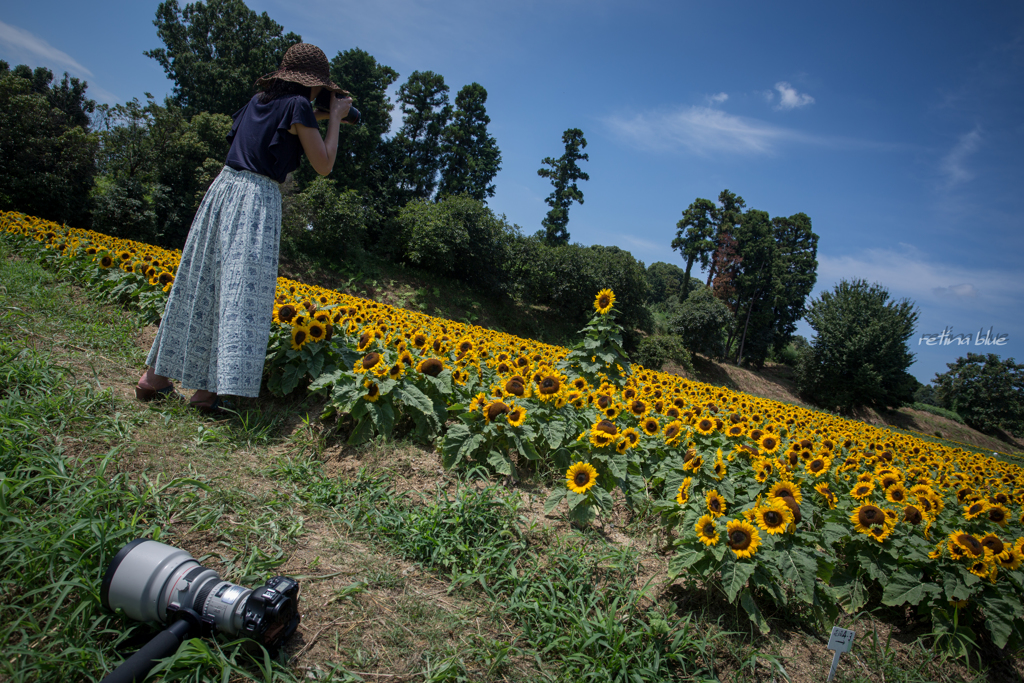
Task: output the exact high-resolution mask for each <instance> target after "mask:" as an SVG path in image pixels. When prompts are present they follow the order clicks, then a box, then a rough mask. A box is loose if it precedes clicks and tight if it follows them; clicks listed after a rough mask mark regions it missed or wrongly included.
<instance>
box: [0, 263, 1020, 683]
mask: <svg viewBox="0 0 1024 683" xmlns="http://www.w3.org/2000/svg"><path fill="white" fill-rule="evenodd" d="M0 283H2V285H0V515H2V519H3V522H2V523H3V533H2V535H0V558H2V559H0V593H2V595H3V599H2V600H0V638H2V642H3V643H4V657H3V659H2V660H0V679H2V680H11V681H67V680H100V679H101V678H102V677H103V676H104V675H105V674H106V673H108V672H109V671H110V670H112V669H113V668H114V667H115V666H116V665H117V664H118V663H119V662H120V661H121V660H122V659H123V658H124V657H126V656H128V655H130V654H131V652H132V651H134V649H135V648H137V647H139V646H140V644H141V643H142V642H144V641H145V639H146V638H147V637H148V636H149V635H150V634H151V633H152V632H153V628H152V626H151V625H141V624H133V623H130V622H129V621H128V620H127V619H125V618H124V617H123V616H119V615H109V614H106V613H104V611H103V610H102V609H101V607H100V605H99V586H100V582H101V580H102V576H103V573H104V571H105V569H106V565H107V564H108V562H109V561H110V559H111V557H112V556H113V554H114V553H116V551H117V550H118V549H119V548H120V547H121V546H122V545H124V544H125V543H126V542H128V541H130V540H132V539H134V538H137V537H151V538H158V539H159V540H161V541H164V542H167V543H171V544H173V545H176V546H179V547H182V548H184V549H186V550H188V551H189V552H191V553H192V554H193V555H194V556H195V557H197V558H200V559H201V560H202V561H203V562H204V564H206V565H207V566H210V567H212V568H215V569H217V570H218V571H219V572H221V574H222V576H224V577H225V578H227V579H229V580H232V581H235V582H237V583H243V584H248V585H256V584H258V583H261V582H262V581H263V580H264V579H265V578H267V577H268V576H272V575H275V574H287V575H290V576H295V577H298V578H299V580H300V582H301V584H302V589H301V590H302V592H301V600H302V603H301V604H302V608H301V612H302V624H301V625H300V628H299V631H298V632H297V634H296V635H295V637H293V638H292V640H291V641H290V642H289V643H288V645H287V647H286V648H284V650H283V651H282V652H281V654H280V655H279V656H278V657H277V658H276V659H273V660H271V659H269V658H265V657H263V656H262V654H260V655H259V656H253V655H252V654H249V653H248V652H247V650H246V648H244V647H242V646H241V644H239V643H237V642H232V641H231V640H229V639H225V638H219V639H206V640H193V641H188V642H187V643H186V644H185V645H183V646H182V647H181V648H180V649H179V651H178V653H177V654H176V655H175V656H174V657H172V658H170V659H168V660H166V661H165V662H164V663H163V664H162V665H161V666H160V670H159V672H158V673H159V675H161V676H162V677H163V680H168V681H172V680H175V681H176V680H190V681H199V680H211V681H213V680H249V679H251V680H281V681H289V680H295V681H303V680H333V681H357V680H365V681H547V680H554V681H582V680H587V681H604V680H608V681H614V680H621V681H627V680H629V681H662V680H715V679H718V680H729V681H783V680H792V681H801V682H802V681H820V680H823V679H824V677H825V676H826V674H827V672H828V666H829V663H830V661H831V653H830V652H828V651H827V649H826V647H825V641H826V639H827V633H814V632H809V631H807V630H806V626H805V624H806V623H807V622H806V621H805V620H803V619H801V615H800V614H798V613H793V614H790V613H783V612H779V613H776V614H773V615H769V619H770V622H771V624H772V632H771V634H770V635H769V636H761V635H760V634H757V633H756V632H753V631H752V630H751V624H750V622H749V620H747V618H746V617H745V616H744V615H742V614H737V613H736V612H735V610H734V609H733V608H732V607H730V606H728V604H727V603H726V602H725V600H724V598H723V597H722V596H721V595H716V594H713V593H711V592H709V591H708V590H705V588H704V587H703V586H702V585H700V584H699V583H697V582H695V581H692V580H689V581H688V580H679V581H676V582H670V581H669V580H668V579H667V578H666V573H665V566H666V562H667V550H666V548H667V545H668V541H669V540H670V539H667V538H665V536H664V535H663V533H662V531H661V529H660V527H659V525H658V523H657V518H656V517H655V516H653V515H650V516H648V515H645V514H642V513H641V514H635V515H630V514H627V513H626V512H625V509H624V508H621V509H619V510H617V511H616V514H614V515H612V516H611V517H610V518H606V519H605V520H604V521H603V523H601V524H598V525H597V526H596V527H594V528H591V529H588V530H586V531H579V530H576V529H573V528H570V527H569V526H568V525H566V524H565V522H564V521H563V520H562V519H561V518H559V517H555V516H552V517H546V516H545V515H544V514H543V511H542V509H543V500H544V498H545V497H546V494H547V491H545V490H544V488H543V487H542V486H541V485H540V484H539V483H538V482H530V481H527V482H524V483H522V484H520V485H516V486H515V487H510V486H507V485H505V483H504V482H489V481H480V480H474V479H473V478H472V477H469V478H465V479H460V478H458V477H456V476H454V475H452V474H450V473H446V472H444V471H443V470H442V469H441V467H440V463H439V459H438V457H437V455H436V453H433V452H431V451H430V450H429V449H426V448H424V447H422V446H418V445H415V444H412V443H408V442H402V441H398V442H386V441H381V440H377V441H372V442H370V443H369V444H367V445H363V446H360V447H350V446H346V445H344V444H345V441H344V438H342V437H341V436H339V435H337V434H336V433H334V432H333V431H332V429H331V428H329V427H328V426H325V425H323V424H321V423H320V422H319V421H318V420H317V419H316V417H315V416H317V415H319V413H320V410H319V408H320V406H319V405H318V404H316V403H315V402H313V401H312V400H311V399H292V400H280V401H276V400H265V399H259V400H247V401H243V402H242V403H241V405H240V406H239V412H238V416H237V417H232V418H231V419H225V420H210V419H203V418H201V417H199V416H198V415H196V414H194V413H192V412H191V411H189V410H188V409H186V408H184V407H183V406H179V405H152V404H151V405H143V404H139V403H137V402H135V401H134V399H133V393H132V392H133V387H134V384H135V381H136V379H137V377H138V375H139V373H140V372H141V370H142V367H143V365H142V363H143V360H144V357H145V351H146V350H147V349H146V346H147V344H146V339H147V335H146V334H145V330H143V329H142V328H141V326H140V325H139V324H138V323H137V322H136V321H135V320H134V318H133V316H132V314H131V313H128V312H125V311H123V310H121V309H119V308H115V307H110V306H106V305H100V304H97V303H95V302H93V301H91V300H89V299H88V297H86V296H85V295H84V294H83V292H82V291H81V290H78V289H76V288H75V287H73V286H72V285H70V284H67V283H61V282H58V281H55V280H54V278H53V276H52V275H51V274H50V273H48V272H46V271H43V270H42V269H40V268H39V267H38V266H36V265H35V264H33V263H31V262H28V261H24V260H21V259H18V258H17V257H15V256H14V255H12V254H11V253H9V251H7V250H6V249H5V248H3V247H2V246H0ZM410 300H411V299H410ZM470 308H471V307H470ZM427 312H433V311H429V310H428V311H427ZM478 324H479V323H478ZM840 625H842V626H844V627H847V628H852V629H854V630H855V631H856V632H857V640H856V641H855V645H854V650H853V652H852V653H851V654H849V655H844V656H843V660H842V662H841V664H840V667H839V671H838V674H837V677H836V680H837V681H843V682H848V681H878V682H879V683H892V682H894V681H906V682H908V683H909V682H916V681H962V680H978V681H984V680H988V681H1000V682H1002V681H1008V680H1014V679H1015V678H1016V679H1020V678H1021V676H1022V674H1024V665H1022V662H1021V661H1020V660H1019V659H1012V658H1010V657H1009V656H1008V655H1006V654H1005V653H1001V652H999V651H996V650H995V649H994V648H992V647H991V646H990V645H986V643H985V642H984V641H981V642H979V644H978V647H976V648H974V649H973V650H972V651H971V653H970V655H969V657H968V658H964V657H960V658H955V657H954V656H953V655H952V654H951V653H950V652H949V651H948V650H940V649H935V648H933V644H934V643H933V642H932V639H931V638H930V637H929V634H928V633H927V627H926V625H925V624H923V623H922V622H920V621H919V620H918V619H917V618H916V617H915V615H914V614H912V613H906V612H903V611H902V610H894V609H888V608H886V609H881V610H877V611H874V612H871V613H859V614H852V615H845V616H844V617H843V618H842V619H841V623H840Z"/></svg>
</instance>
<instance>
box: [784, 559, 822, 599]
mask: <svg viewBox="0 0 1024 683" xmlns="http://www.w3.org/2000/svg"><path fill="white" fill-rule="evenodd" d="M774 560H775V565H776V566H777V567H778V568H779V571H780V572H781V573H782V577H783V578H784V579H785V580H786V581H787V582H788V583H789V585H790V586H791V587H792V588H793V592H794V593H795V594H796V597H797V598H799V599H800V600H802V601H803V602H806V603H808V604H811V603H813V602H814V577H815V575H816V574H817V573H818V563H817V562H816V561H815V560H814V559H813V558H810V557H808V556H807V555H805V554H804V553H802V552H800V551H799V550H797V549H796V548H790V549H788V550H778V551H776V552H775V557H774Z"/></svg>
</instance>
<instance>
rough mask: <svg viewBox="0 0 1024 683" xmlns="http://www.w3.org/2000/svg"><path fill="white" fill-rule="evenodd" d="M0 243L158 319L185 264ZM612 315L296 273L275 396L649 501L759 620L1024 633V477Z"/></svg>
mask: <svg viewBox="0 0 1024 683" xmlns="http://www.w3.org/2000/svg"><path fill="white" fill-rule="evenodd" d="M0 234H2V235H5V239H9V240H17V241H19V242H20V243H22V244H28V245H30V246H31V245H33V243H34V244H35V245H36V246H35V247H32V249H34V250H35V251H34V252H31V253H33V254H34V255H37V256H38V258H39V259H41V260H42V261H43V262H44V263H45V264H47V265H48V266H49V267H52V268H55V269H60V270H63V271H66V272H68V273H69V274H70V275H71V276H73V277H75V278H77V279H78V280H79V281H80V282H82V283H83V285H85V286H87V287H89V288H90V289H92V290H94V291H95V292H97V294H98V295H100V296H102V297H105V298H107V299H109V300H111V301H118V302H121V303H123V304H126V305H130V306H133V307H136V308H137V309H139V310H140V311H141V312H142V315H143V318H144V319H145V320H147V321H151V322H155V321H157V320H158V319H159V317H160V314H161V311H162V307H163V302H164V301H165V300H166V296H167V294H166V293H167V292H168V291H169V290H170V288H171V286H172V284H173V282H174V275H175V272H176V268H177V265H178V259H179V257H180V254H179V253H178V252H174V251H167V250H163V249H158V248H156V247H152V246H149V245H146V244H141V243H138V242H132V241H128V240H122V239H114V238H111V237H108V236H106V235H102V234H99V233H95V232H91V231H84V230H77V229H74V228H68V227H65V226H59V225H56V224H54V223H51V222H47V221H43V220H40V219H37V218H32V217H28V216H25V215H22V214H18V213H14V212H10V213H3V214H2V215H0ZM25 253H30V252H29V251H26V252H25ZM614 306H615V295H614V293H613V292H611V291H609V290H603V291H601V292H599V293H598V294H597V297H596V299H595V302H594V313H593V316H592V318H591V321H590V323H589V324H588V325H587V327H586V328H585V329H584V330H583V331H582V335H583V338H582V341H581V342H580V343H579V344H577V345H576V346H575V347H574V348H572V349H566V348H561V347H556V346H551V345H547V344H542V343H539V342H535V341H531V340H527V339H521V338H518V337H514V336H511V335H507V334H503V333H499V332H495V331H492V330H487V329H484V328H481V327H476V326H471V325H465V324H462V323H458V322H453V321H450V320H443V319H439V318H434V317H431V316H427V315H424V314H421V313H417V312H413V311H408V310H404V309H399V308H394V307H391V306H388V305H385V304H381V303H377V302H374V301H369V300H365V299H359V298H356V297H352V296H349V295H346V294H342V293H339V292H336V291H332V290H327V289H323V288H320V287H316V286H312V285H306V284H302V283H299V282H295V281H291V280H287V279H284V278H281V279H279V280H278V287H277V295H276V303H275V306H274V310H273V321H272V325H271V339H270V345H269V347H268V352H267V363H266V366H265V373H266V381H267V387H268V390H269V391H271V392H272V393H274V394H275V395H282V396H283V395H287V394H290V393H291V392H295V391H308V392H314V393H316V394H318V395H322V396H323V397H324V405H325V408H324V414H323V416H322V417H323V419H332V418H334V417H337V419H338V420H339V426H340V425H344V427H345V429H346V430H348V434H349V436H348V440H349V442H350V443H359V442H362V441H366V440H368V439H371V438H373V437H374V436H375V435H384V436H390V435H391V434H393V433H402V434H410V435H412V436H413V438H416V439H418V440H421V441H423V442H427V443H433V444H435V445H436V447H437V449H438V451H439V454H440V457H441V460H442V463H443V465H444V466H445V467H446V468H454V469H459V470H469V469H474V468H477V469H482V470H483V471H486V472H488V473H490V474H492V475H503V476H506V477H511V478H513V479H518V478H520V477H523V476H533V477H541V478H546V479H547V480H548V483H549V484H550V485H551V488H552V493H551V494H550V496H549V497H548V499H547V501H546V504H545V509H546V511H547V512H548V513H555V512H557V511H560V510H566V511H567V514H568V515H569V517H570V519H571V520H572V521H573V522H574V523H576V524H580V525H583V524H587V523H589V522H590V521H591V520H593V519H594V518H595V517H596V516H598V515H607V514H609V513H610V512H611V511H612V509H613V508H614V507H616V506H625V507H627V508H630V509H645V510H651V509H653V510H655V511H656V512H657V513H658V514H659V515H660V517H661V520H662V522H663V524H664V525H665V526H666V527H667V528H668V529H669V530H670V533H671V536H672V538H673V539H674V541H673V542H674V548H673V555H672V557H671V559H670V562H669V573H670V577H671V578H677V577H679V578H683V579H684V580H688V581H699V582H700V583H702V584H703V585H705V586H708V587H712V588H714V589H716V590H718V591H720V592H721V593H722V594H723V595H724V596H725V597H726V598H727V599H728V601H729V602H730V603H732V604H734V605H738V606H740V607H742V608H743V610H744V611H745V613H746V614H747V615H748V616H749V618H750V620H751V621H752V622H753V623H754V624H755V625H756V626H757V627H758V628H759V629H760V630H761V631H762V632H767V631H768V630H769V625H768V621H767V619H766V612H767V613H768V614H771V613H772V612H773V611H778V610H785V611H787V612H788V613H791V614H796V615H799V616H801V617H802V618H805V619H807V620H809V621H812V622H814V623H816V624H818V625H819V626H820V627H822V628H825V627H827V626H830V625H831V624H832V623H834V621H835V619H836V617H837V616H838V615H839V613H840V610H843V611H845V612H847V613H850V614H853V613H857V612H859V611H861V610H862V609H865V608H871V607H876V606H878V605H885V606H889V607H897V608H902V609H911V608H912V609H914V610H916V612H917V613H918V614H919V615H921V616H923V617H926V618H928V619H930V621H931V624H932V633H933V634H934V636H935V638H936V639H937V640H938V641H943V642H945V643H947V644H948V645H950V646H952V647H958V646H959V645H962V644H963V643H968V644H974V643H976V642H977V638H978V637H979V634H978V630H979V629H983V630H984V632H987V634H988V637H989V638H990V639H991V641H992V642H993V643H994V644H995V645H996V646H997V647H999V648H1004V647H1010V648H1011V649H1014V650H1015V649H1017V648H1020V647H1021V646H1022V645H1024V607H1022V600H1024V572H1022V571H1021V565H1022V563H1024V507H1022V505H1024V469H1022V468H1021V467H1019V466H1017V465H1016V464H1012V463H1009V462H1005V461H1003V460H997V459H995V458H991V457H987V456H984V455H980V454H978V453H975V452H972V451H969V450H966V449H963V448H951V447H947V446H945V445H941V444H937V443H934V442H931V441H927V440H924V439H918V438H916V437H913V436H908V435H905V434H900V433H896V432H892V431H891V430H888V429H880V428H876V427H873V426H870V425H866V424H863V423H860V422H856V421H851V420H846V419H843V418H840V417H837V416H834V415H831V414H828V413H822V412H816V411H812V410H808V409H804V408H800V407H797V406H792V405H787V404H783V403H779V402H776V401H772V400H767V399H762V398H757V397H753V396H750V395H747V394H743V393H739V392H734V391H730V390H728V389H725V388H721V387H714V386H710V385H706V384H702V383H699V382H694V381H690V380H687V379H685V378H682V377H679V376H675V375H669V374H665V373H662V372H656V371H652V370H648V369H645V368H643V367H640V366H638V365H635V364H631V363H630V362H629V360H628V358H627V356H626V354H625V353H624V351H623V348H622V331H621V328H620V327H619V326H618V325H617V324H616V322H615V316H616V310H615V307H614ZM563 477H564V478H563ZM769 609H771V611H768V610H769Z"/></svg>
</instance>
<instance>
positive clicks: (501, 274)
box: [396, 195, 519, 291]
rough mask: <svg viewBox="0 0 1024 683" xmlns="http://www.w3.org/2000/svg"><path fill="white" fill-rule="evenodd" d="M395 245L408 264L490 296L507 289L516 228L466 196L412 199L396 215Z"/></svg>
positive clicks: (516, 236) (517, 230)
mask: <svg viewBox="0 0 1024 683" xmlns="http://www.w3.org/2000/svg"><path fill="white" fill-rule="evenodd" d="M398 225H399V226H400V230H401V233H400V235H397V236H396V237H397V240H398V241H399V242H400V244H401V245H402V253H403V254H404V256H405V258H406V259H407V260H408V261H409V262H410V263H413V264H415V265H417V266H420V267H422V268H426V269H428V270H430V271H432V272H434V273H437V274H438V275H443V276H446V277H455V278H458V279H460V280H462V281H463V282H466V283H469V284H474V285H478V286H483V287H486V288H488V289H490V290H493V291H501V290H507V289H508V288H509V283H508V281H507V277H506V274H505V273H506V263H507V262H508V259H509V250H510V249H511V246H512V243H513V241H514V240H516V239H519V229H518V227H517V226H514V225H510V224H509V223H508V222H507V221H506V220H505V218H504V216H502V217H500V218H499V217H498V216H496V215H495V214H494V212H493V211H491V210H490V209H488V208H487V207H486V206H485V205H484V204H483V202H482V201H480V200H477V199H473V198H472V197H469V196H467V195H455V196H444V197H441V198H440V200H439V201H437V202H436V203H433V202H429V201H426V200H423V199H418V200H414V201H412V202H410V203H408V204H406V205H405V206H404V207H402V210H401V211H400V212H399V214H398Z"/></svg>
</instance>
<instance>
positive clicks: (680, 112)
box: [605, 107, 807, 154]
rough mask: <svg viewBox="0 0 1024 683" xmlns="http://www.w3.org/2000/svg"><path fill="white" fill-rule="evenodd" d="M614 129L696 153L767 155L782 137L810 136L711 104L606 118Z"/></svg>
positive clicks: (642, 141)
mask: <svg viewBox="0 0 1024 683" xmlns="http://www.w3.org/2000/svg"><path fill="white" fill-rule="evenodd" d="M605 122H606V123H608V124H609V125H610V126H611V128H612V130H613V131H615V132H616V133H617V134H618V135H620V136H621V137H623V138H624V139H626V140H628V141H629V142H631V143H633V144H635V145H637V146H639V147H641V148H645V149H651V150H664V149H665V148H672V147H681V148H684V149H687V150H689V151H691V152H695V153H697V154H710V153H713V152H732V153H736V154H768V153H771V152H772V151H773V150H774V148H775V146H776V145H777V144H778V143H779V142H781V141H783V140H800V139H807V138H806V137H805V136H804V135H802V134H801V133H798V132H796V131H793V130H788V129H786V128H780V127H777V126H773V125H771V124H769V123H765V122H763V121H759V120H757V119H751V118H746V117H743V116H735V115H733V114H728V113H726V112H724V111H721V110H720V109H712V108H711V107H684V108H680V109H674V110H666V111H657V112H649V113H641V114H637V115H635V116H633V117H632V118H624V117H610V118H607V119H605Z"/></svg>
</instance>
